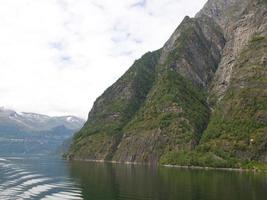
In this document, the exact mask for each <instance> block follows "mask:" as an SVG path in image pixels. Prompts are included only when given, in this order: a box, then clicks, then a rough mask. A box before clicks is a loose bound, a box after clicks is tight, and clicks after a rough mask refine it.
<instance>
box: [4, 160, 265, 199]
mask: <svg viewBox="0 0 267 200" xmlns="http://www.w3.org/2000/svg"><path fill="white" fill-rule="evenodd" d="M0 199H1V200H2V199H3V200H5V199H11V200H16V199H56V200H60V199H73V200H74V199H87V200H238V199H240V200H266V199H267V174H265V173H244V172H243V173H242V172H228V171H205V170H186V169H175V168H164V167H159V168H153V167H148V166H132V165H121V164H103V163H86V162H73V163H68V162H66V161H63V160H60V159H58V158H52V157H40V156H31V157H1V158H0Z"/></svg>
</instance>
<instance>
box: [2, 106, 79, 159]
mask: <svg viewBox="0 0 267 200" xmlns="http://www.w3.org/2000/svg"><path fill="white" fill-rule="evenodd" d="M83 124H84V121H83V120H82V119H80V118H77V117H74V116H63V117H49V116H46V115H40V114H36V113H18V112H16V111H13V110H9V109H5V108H0V145H1V149H0V154H15V153H38V154H40V153H49V152H52V151H55V150H56V149H57V147H58V146H59V145H60V144H61V143H62V142H63V141H64V140H65V139H67V138H70V137H71V136H72V135H73V134H74V133H75V132H77V131H78V130H79V129H80V128H81V127H82V126H83Z"/></svg>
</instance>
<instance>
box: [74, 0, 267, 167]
mask: <svg viewBox="0 0 267 200" xmlns="http://www.w3.org/2000/svg"><path fill="white" fill-rule="evenodd" d="M266 13H267V10H266V1H265V0H252V1H251V0H209V1H208V2H207V4H206V5H205V6H204V8H203V9H202V10H201V11H200V12H199V13H198V14H197V15H196V17H195V18H189V17H185V19H184V20H183V22H182V23H181V24H180V25H179V27H178V28H177V29H176V30H175V32H174V33H173V35H172V36H171V38H170V39H169V40H168V41H167V43H166V44H165V45H164V47H163V48H162V49H160V50H159V51H156V52H153V53H150V54H149V55H150V56H151V55H153V56H151V57H150V58H149V56H148V55H145V56H144V57H142V58H141V59H140V60H139V61H137V63H141V64H140V65H138V66H139V68H140V69H142V70H143V73H138V70H137V69H138V67H136V63H135V64H134V65H133V66H132V67H131V68H130V69H129V71H128V72H127V73H126V74H125V75H123V76H122V78H121V79H120V80H118V81H117V82H116V83H115V84H114V85H113V86H111V88H109V89H108V90H107V91H106V92H105V93H104V94H103V95H102V96H101V97H99V98H98V99H97V101H96V103H95V105H94V107H93V109H92V110H91V112H90V114H89V118H88V122H87V123H86V125H85V126H84V128H83V129H82V130H81V131H80V132H79V133H78V134H77V135H76V136H75V139H74V143H73V144H72V147H71V149H70V152H69V157H70V158H73V159H95V160H113V161H120V162H149V163H157V162H161V163H163V164H179V165H201V166H216V167H239V166H241V165H242V166H243V165H244V164H246V163H248V162H249V161H252V160H255V161H263V162H267V160H266V157H267V153H266V152H267V145H266V144H267V138H266V133H267V131H266V124H267V123H266V118H267V117H266V110H267V107H266V102H267V96H266V88H267V86H266V27H267V26H266V22H267V20H266ZM155 54H157V55H156V56H155ZM154 57H155V58H154ZM152 58H153V59H152ZM136 80H138V83H139V84H138V87H135V88H134V87H133V83H134V82H135V81H136ZM137 91H138V92H141V93H142V95H139V94H138V92H137Z"/></svg>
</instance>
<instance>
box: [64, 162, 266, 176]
mask: <svg viewBox="0 0 267 200" xmlns="http://www.w3.org/2000/svg"><path fill="white" fill-rule="evenodd" d="M67 160H68V159H67ZM68 161H70V162H72V161H78V162H93V163H111V164H125V165H143V166H157V167H166V168H177V169H193V170H206V171H209V170H216V171H234V172H263V173H267V170H259V169H243V168H225V167H201V166H182V165H161V164H154V165H153V164H149V163H140V162H119V161H108V160H94V159H70V160H68Z"/></svg>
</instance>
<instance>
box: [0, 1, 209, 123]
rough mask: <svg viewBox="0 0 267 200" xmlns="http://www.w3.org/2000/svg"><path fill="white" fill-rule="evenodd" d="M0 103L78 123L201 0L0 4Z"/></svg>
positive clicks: (198, 7)
mask: <svg viewBox="0 0 267 200" xmlns="http://www.w3.org/2000/svg"><path fill="white" fill-rule="evenodd" d="M0 3H1V7H0V28H1V31H0V80H1V84H0V105H1V106H6V107H9V108H13V109H16V110H18V111H28V112H29V111H30V112H38V113H45V114H49V115H66V114H74V115H78V116H81V117H84V118H86V117H87V114H88V112H89V110H90V108H91V106H92V104H93V102H94V100H95V99H96V98H97V96H99V95H100V94H101V93H102V92H103V91H104V90H105V89H106V88H107V87H108V86H110V85H111V84H112V83H113V82H114V81H116V79H118V78H119V77H120V76H121V75H122V74H123V73H124V72H125V71H126V70H127V69H128V68H129V67H130V65H131V64H132V63H133V61H134V60H135V59H137V58H139V57H140V56H141V55H142V54H144V53H145V52H147V51H151V50H156V49H158V48H160V47H162V46H163V44H164V42H166V40H167V39H168V38H169V36H170V35H171V33H172V32H173V31H174V29H175V28H176V27H177V26H178V24H179V23H180V22H181V20H182V19H183V18H184V16H185V15H189V16H194V14H195V13H196V12H197V11H198V10H199V9H200V8H201V7H202V6H203V4H204V3H205V0H190V1H188V0H116V1H114V0H0Z"/></svg>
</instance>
